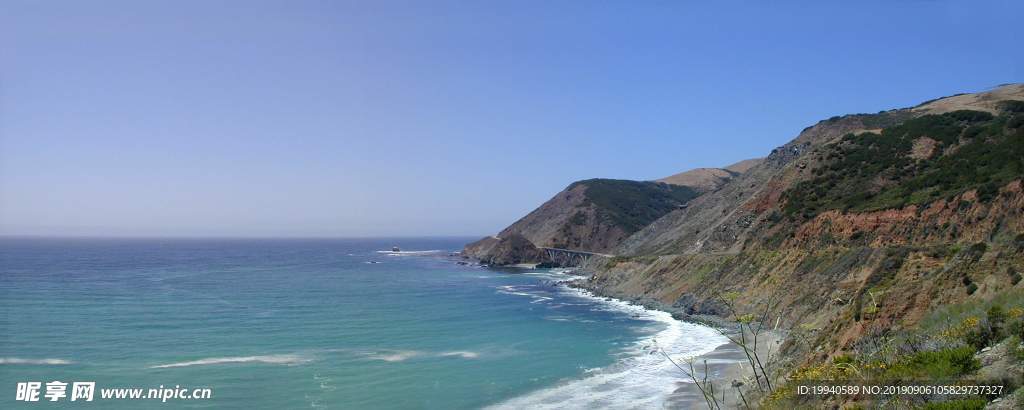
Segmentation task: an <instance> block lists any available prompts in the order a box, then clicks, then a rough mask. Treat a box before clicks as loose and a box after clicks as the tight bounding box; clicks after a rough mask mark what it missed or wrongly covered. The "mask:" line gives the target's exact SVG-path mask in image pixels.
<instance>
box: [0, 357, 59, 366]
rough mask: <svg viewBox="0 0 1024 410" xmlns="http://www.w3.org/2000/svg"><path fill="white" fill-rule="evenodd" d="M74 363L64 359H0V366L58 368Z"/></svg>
mask: <svg viewBox="0 0 1024 410" xmlns="http://www.w3.org/2000/svg"><path fill="white" fill-rule="evenodd" d="M73 363H74V362H72V361H70V360H64V359H22V358H20V357H0V364H27V365H42V366H46V365H50V366H59V365H65V364H73Z"/></svg>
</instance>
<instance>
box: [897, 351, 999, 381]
mask: <svg viewBox="0 0 1024 410" xmlns="http://www.w3.org/2000/svg"><path fill="white" fill-rule="evenodd" d="M974 352H975V349H974V347H972V346H962V347H958V348H952V349H943V350H938V351H923V352H918V353H915V354H913V355H911V356H909V357H907V358H904V359H902V360H900V361H898V362H897V363H896V364H894V365H892V366H891V367H889V368H888V369H886V372H885V373H884V378H885V379H887V380H920V379H925V380H949V379H955V378H957V377H959V376H962V375H965V374H968V373H971V372H974V371H975V370H978V369H979V368H980V367H981V365H980V363H978V360H977V359H975V358H974Z"/></svg>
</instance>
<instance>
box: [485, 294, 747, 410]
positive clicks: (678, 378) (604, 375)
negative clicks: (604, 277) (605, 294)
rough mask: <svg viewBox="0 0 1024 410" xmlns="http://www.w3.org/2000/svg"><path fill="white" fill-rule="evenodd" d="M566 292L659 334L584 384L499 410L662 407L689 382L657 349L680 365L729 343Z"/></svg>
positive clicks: (692, 327)
mask: <svg viewBox="0 0 1024 410" xmlns="http://www.w3.org/2000/svg"><path fill="white" fill-rule="evenodd" d="M562 291H563V292H565V293H568V294H572V295H575V296H578V297H581V298H586V299H590V300H592V301H595V302H598V303H597V305H596V306H597V308H598V309H604V310H609V311H615V312H622V313H626V314H628V315H630V316H632V317H634V318H636V319H637V320H645V321H651V322H654V323H655V324H656V325H657V326H658V330H657V331H656V332H654V333H653V334H652V335H650V336H648V337H646V338H643V339H641V340H639V341H637V342H636V343H634V344H633V345H632V346H629V347H628V348H627V349H626V351H625V352H624V353H625V357H624V358H622V359H620V360H618V361H617V362H616V363H614V364H612V365H610V366H608V367H605V368H600V369H587V371H585V372H584V376H583V378H581V379H576V380H572V381H568V382H564V383H561V384H559V385H556V386H553V387H548V388H544V389H541V390H538V391H534V392H532V393H528V394H526V395H523V396H519V397H515V398H512V399H510V400H508V401H505V402H502V403H498V404H496V405H494V406H491V407H490V408H494V409H520V408H530V409H584V408H657V407H661V406H662V405H663V404H664V403H666V402H667V401H668V399H669V396H670V395H671V394H672V392H673V391H674V390H676V388H677V386H678V385H679V383H683V382H688V381H687V380H686V378H685V376H684V375H683V374H681V373H680V372H679V370H678V369H676V368H675V366H674V365H673V364H672V363H671V362H669V361H668V360H666V359H665V357H664V356H663V355H662V354H655V353H656V352H657V350H656V349H658V348H660V349H663V350H664V351H665V352H666V353H667V354H669V355H670V356H671V357H672V358H673V359H675V360H676V361H677V362H678V361H681V360H685V359H686V358H691V357H694V356H699V355H702V354H707V353H710V352H711V351H713V350H714V349H715V348H717V347H718V346H721V345H723V344H725V343H727V342H728V339H726V338H725V337H724V336H722V335H721V334H719V333H718V331H716V330H714V329H711V328H709V327H706V326H701V325H696V324H692V323H685V322H681V321H678V320H675V319H673V318H672V315H671V314H669V313H667V312H661V311H656V310H649V309H646V308H644V307H642V306H637V305H633V304H630V303H627V302H624V301H620V300H615V299H608V298H601V297H597V296H594V295H592V294H591V293H589V292H587V291H584V290H580V289H575V288H569V287H563V288H562Z"/></svg>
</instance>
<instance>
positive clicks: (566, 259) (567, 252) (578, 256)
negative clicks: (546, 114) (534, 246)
mask: <svg viewBox="0 0 1024 410" xmlns="http://www.w3.org/2000/svg"><path fill="white" fill-rule="evenodd" d="M538 249H540V250H542V251H544V253H545V254H546V255H547V256H548V259H550V260H551V261H552V262H554V263H557V264H558V265H560V266H565V267H570V266H582V265H583V264H584V263H586V262H587V261H588V260H590V258H592V257H594V256H597V257H602V258H611V257H613V256H614V255H609V254H606V253H597V252H587V251H574V250H571V249H562V248H545V247H538Z"/></svg>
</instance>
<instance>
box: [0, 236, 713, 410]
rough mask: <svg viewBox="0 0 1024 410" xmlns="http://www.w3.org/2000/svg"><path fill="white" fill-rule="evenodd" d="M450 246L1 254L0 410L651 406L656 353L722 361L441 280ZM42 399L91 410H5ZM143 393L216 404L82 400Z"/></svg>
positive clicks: (71, 243)
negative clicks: (29, 386) (33, 393)
mask: <svg viewBox="0 0 1024 410" xmlns="http://www.w3.org/2000/svg"><path fill="white" fill-rule="evenodd" d="M467 240H468V239H466V238H454V239H388V240H364V239H360V240H355V239H351V240H344V239H337V240H333V239H332V240H297V239H296V240H211V239H194V240H185V239H179V240H157V239H136V240H124V239H14V238H7V239H0V386H3V387H2V390H0V395H2V397H0V407H2V408H12V407H14V408H19V406H24V407H30V406H31V407H34V408H41V407H67V408H74V407H91V408H100V407H102V408H155V407H161V408H168V407H172V408H182V407H184V408H360V409H374V408H439V409H459V408H479V407H486V406H492V405H494V406H498V407H509V408H520V407H545V406H547V407H552V408H567V407H569V408H571V407H589V406H597V405H602V406H613V407H622V406H634V405H641V404H645V403H646V404H650V405H655V406H656V405H658V403H659V402H661V401H664V398H665V397H666V395H668V394H669V393H670V392H671V391H672V390H673V388H674V383H677V382H678V379H680V377H679V376H678V374H675V373H674V372H672V371H671V369H670V368H669V367H668V366H670V364H667V363H665V361H664V360H659V357H658V356H657V355H651V354H649V348H650V346H651V345H652V343H653V341H654V340H657V343H658V344H659V345H660V346H662V347H665V348H666V349H668V350H670V352H672V353H673V354H679V355H691V354H697V353H703V352H707V351H710V350H711V349H713V348H714V347H715V346H717V345H719V344H721V343H722V342H723V340H722V339H721V337H720V336H717V335H715V333H714V332H713V331H711V330H710V329H707V328H703V327H699V326H695V325H689V324H683V323H680V322H676V321H672V320H671V319H670V318H669V317H668V315H667V314H664V313H661V312H649V311H645V310H643V309H640V308H637V307H631V306H628V305H626V304H624V303H621V302H615V301H606V300H603V299H600V298H594V297H589V296H587V295H583V294H581V293H579V292H577V291H573V290H571V289H568V288H565V287H562V286H556V285H553V284H552V281H554V280H565V279H569V278H570V277H569V276H567V275H565V274H563V273H559V272H553V271H528V270H520V271H497V270H489V269H486V268H480V267H473V266H462V265H458V264H456V263H455V260H454V259H453V258H451V257H450V256H449V252H451V251H453V250H457V249H459V248H461V246H462V244H463V243H465V242H466V241H467ZM393 245H398V246H401V247H402V249H403V250H407V251H415V252H402V253H398V254H395V253H391V252H389V250H390V249H391V246H393ZM52 380H58V381H63V382H73V381H95V382H96V388H97V392H96V397H95V399H94V401H93V402H92V403H82V402H69V401H67V399H66V398H65V399H64V400H62V401H58V402H57V403H52V402H40V403H20V402H16V401H15V396H16V394H15V393H16V384H17V383H18V382H23V381H41V382H47V381H52ZM160 385H164V386H175V385H179V386H182V387H187V388H189V389H191V388H200V387H203V388H210V389H212V395H213V397H212V398H211V399H209V400H174V399H171V400H169V401H168V403H161V402H160V400H126V399H125V400H114V399H102V398H100V397H99V395H100V393H99V389H101V388H111V387H141V388H151V387H152V388H155V387H158V386H160ZM69 390H70V388H69ZM44 391H45V387H44ZM42 395H43V392H41V393H40V397H41V398H42V400H45V398H44V397H42Z"/></svg>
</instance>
